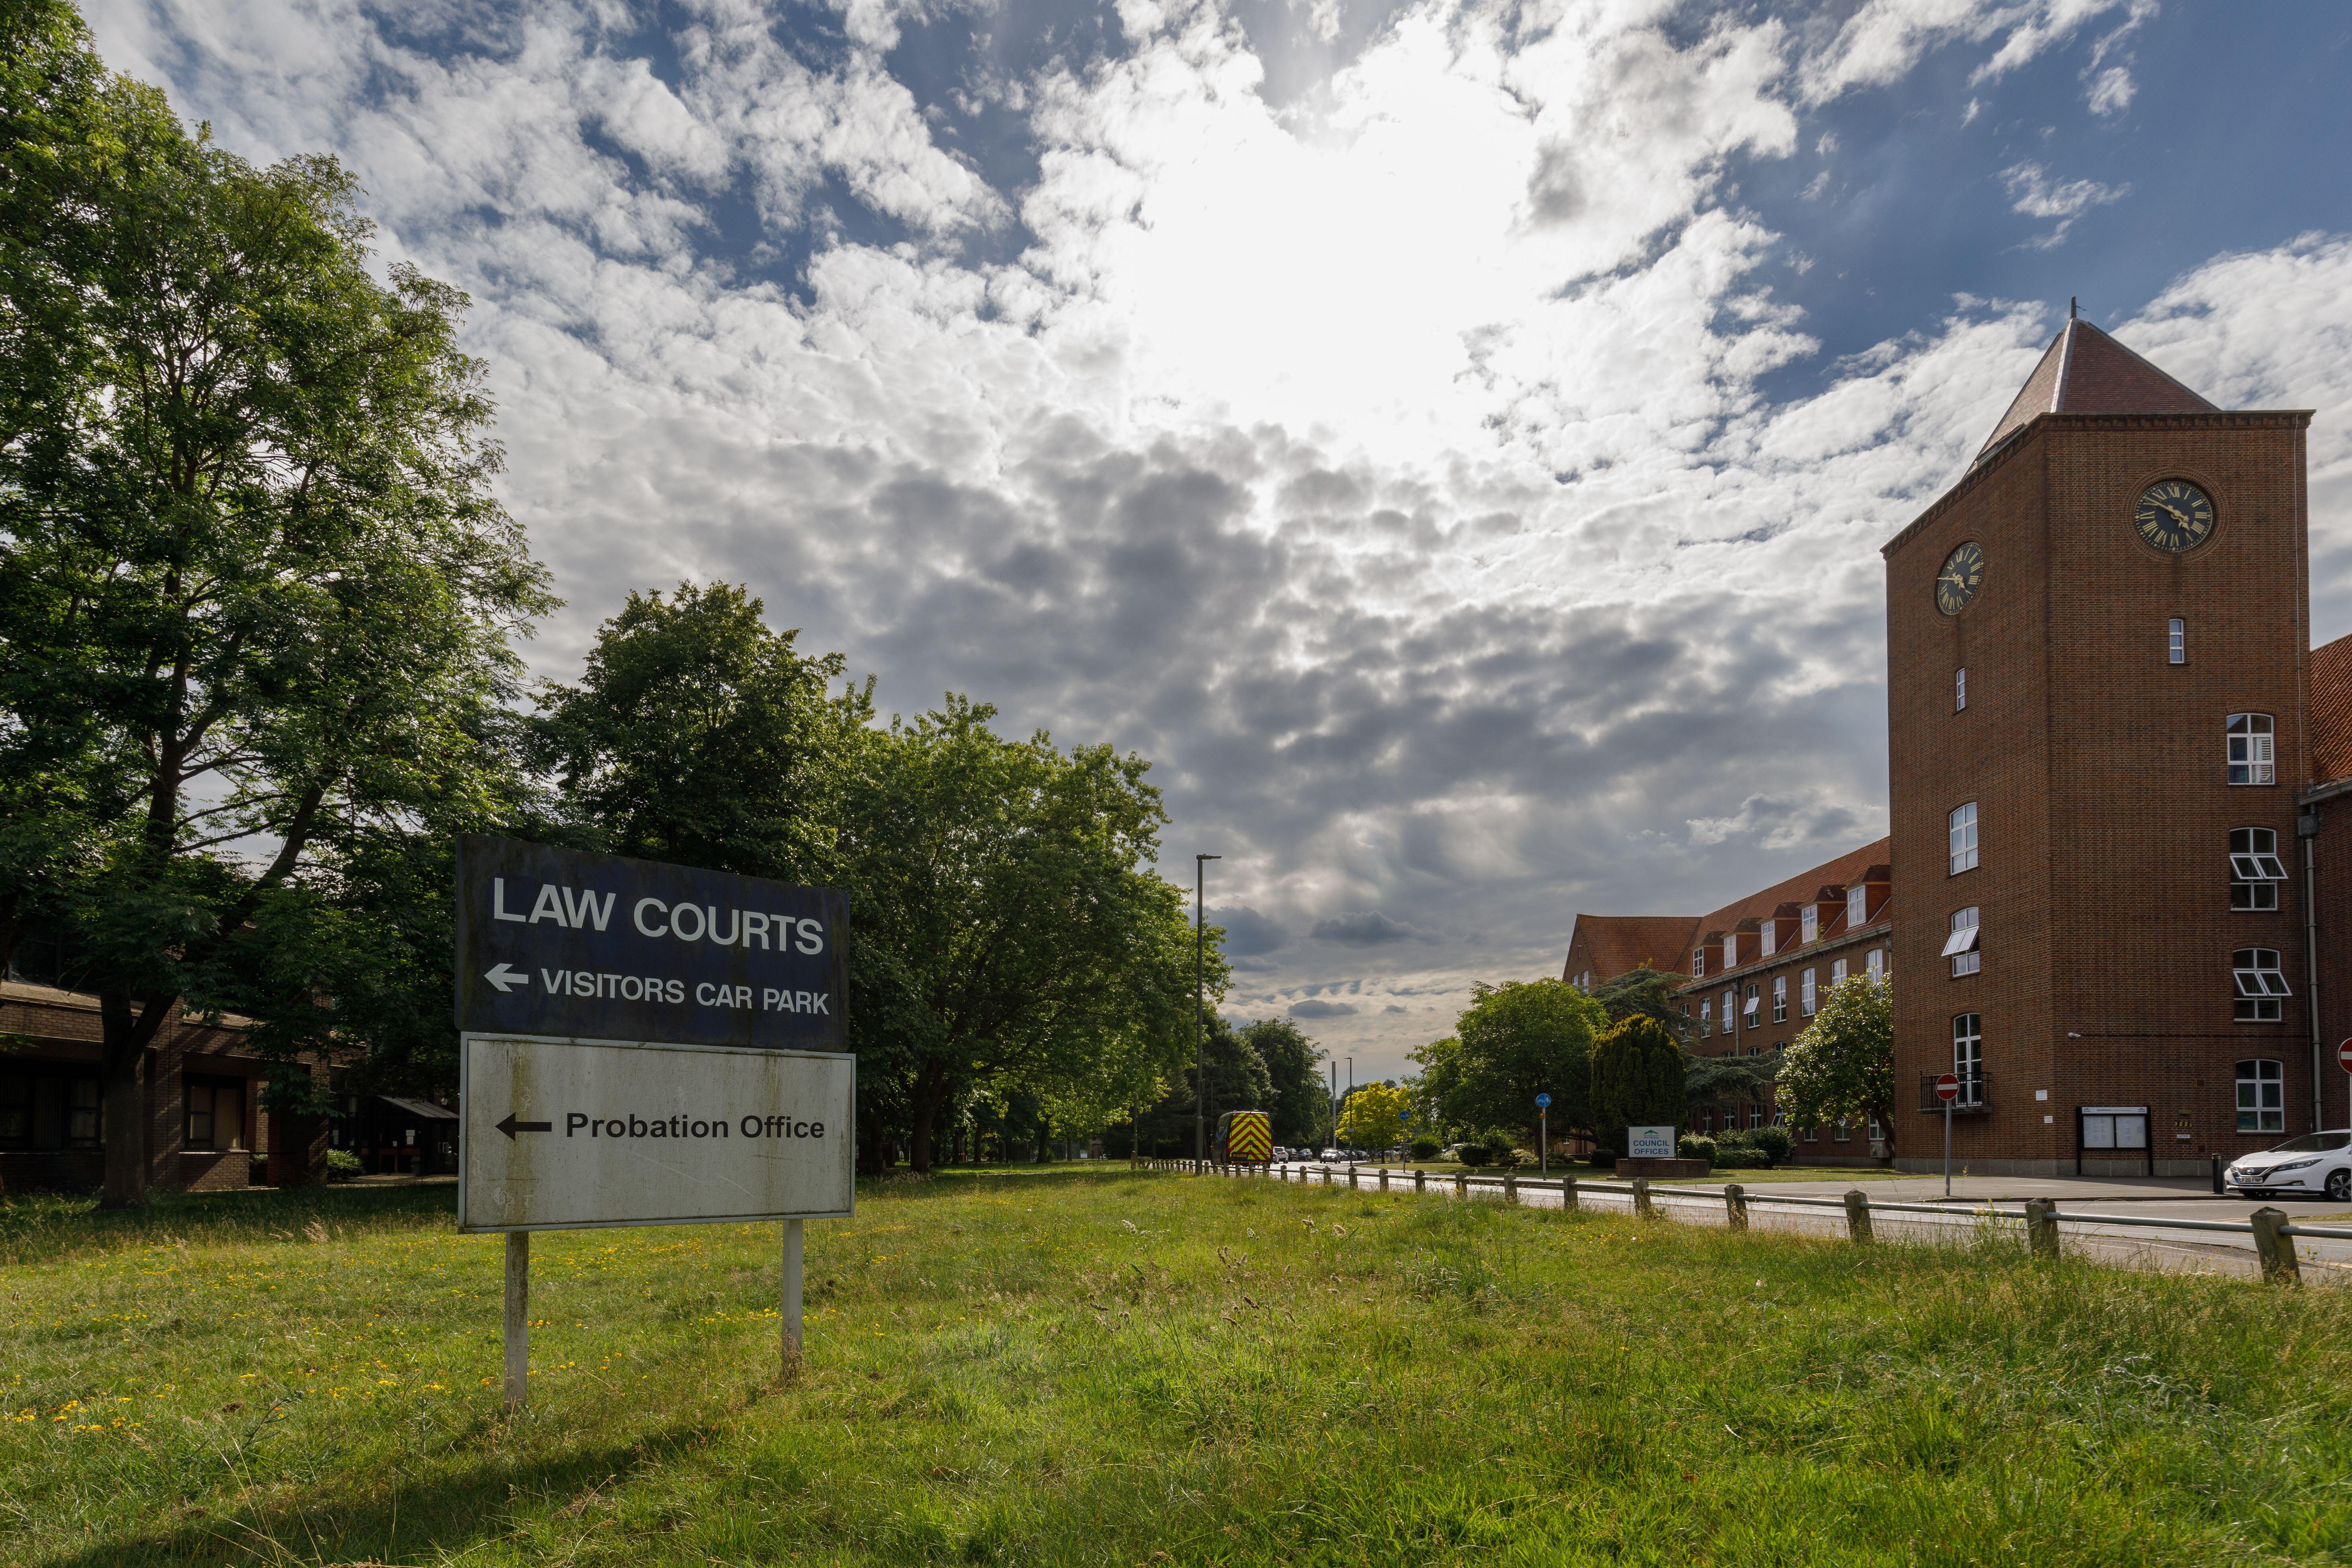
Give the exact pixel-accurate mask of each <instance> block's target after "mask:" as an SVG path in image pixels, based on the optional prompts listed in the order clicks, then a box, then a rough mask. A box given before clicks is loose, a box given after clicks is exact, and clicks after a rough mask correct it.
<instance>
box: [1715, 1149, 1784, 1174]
mask: <svg viewBox="0 0 2352 1568" xmlns="http://www.w3.org/2000/svg"><path fill="white" fill-rule="evenodd" d="M1771 1164H1772V1157H1771V1156H1770V1155H1769V1154H1767V1153H1766V1152H1764V1151H1763V1150H1761V1149H1758V1148H1755V1147H1753V1146H1752V1145H1749V1144H1747V1143H1729V1144H1726V1145H1724V1146H1723V1147H1721V1148H1718V1149H1717V1150H1716V1152H1715V1168H1716V1169H1717V1170H1718V1171H1763V1170H1769V1169H1770V1168H1771Z"/></svg>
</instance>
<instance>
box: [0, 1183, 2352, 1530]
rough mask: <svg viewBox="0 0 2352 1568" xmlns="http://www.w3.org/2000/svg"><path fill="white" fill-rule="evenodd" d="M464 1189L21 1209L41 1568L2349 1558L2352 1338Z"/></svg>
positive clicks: (1380, 1256) (1078, 1200)
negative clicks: (454, 1205) (528, 1296)
mask: <svg viewBox="0 0 2352 1568" xmlns="http://www.w3.org/2000/svg"><path fill="white" fill-rule="evenodd" d="M449 1202H450V1194H449V1193H448V1191H447V1189H446V1188H442V1189H431V1188H426V1189H379V1190H377V1191H374V1192H352V1191H348V1190H344V1191H334V1190H330V1191H327V1192H323V1193H313V1194H303V1193H284V1194H222V1195H221V1196H219V1197H215V1198H201V1199H179V1200H173V1201H171V1202H167V1203H162V1204H159V1205H156V1206H155V1207H154V1208H153V1209H152V1210H151V1211H150V1212H148V1213H147V1214H144V1215H139V1216H132V1217H117V1216H102V1215H93V1214H90V1213H89V1212H88V1209H87V1205H76V1204H67V1203H62V1202H54V1201H25V1200H18V1201H17V1202H16V1203H14V1204H12V1205H5V1206H0V1257H5V1258H6V1259H7V1260H8V1262H7V1266H6V1268H5V1271H0V1298H5V1300H0V1388H5V1397H0V1405H5V1410H6V1413H7V1414H6V1418H5V1419H0V1562H5V1563H27V1564H30V1563H45V1564H46V1563H73V1564H89V1565H91V1568H97V1565H101V1564H102V1565H104V1568H132V1565H138V1564H149V1563H153V1564H163V1563H171V1564H192V1563H420V1564H422V1563H465V1564H467V1565H469V1568H470V1565H482V1564H520V1563H532V1564H539V1563H572V1564H583V1565H586V1564H607V1563H609V1564H639V1563H710V1562H717V1563H927V1562H938V1563H949V1562H960V1563H1287V1564H1300V1565H1307V1564H1315V1565H1322V1564H1331V1565H1337V1564H1369V1563H1415V1564H1419V1563H1432V1564H1440V1563H1525V1564H1531V1565H1532V1564H1559V1563H1568V1564H1583V1563H1595V1564H1599V1563H1608V1564H1649V1563H1655V1564H1661V1565H1667V1564H1672V1565H1677V1568H1679V1565H1683V1564H1749V1563H1755V1564H1784V1563H1934V1564H1945V1563H1948V1564H1955V1565H1958V1564H1964V1563H1989V1564H1990V1563H2004V1564H2006V1563H2029V1564H2074V1563H2114V1564H2117V1565H2119V1568H2120V1565H2126V1564H2127V1565H2129V1568H2148V1565H2150V1564H2157V1565H2162V1564H2181V1565H2184V1568H2185V1565H2189V1564H2196V1565H2198V1568H2206V1565H2210V1564H2215V1563H2275V1562H2279V1561H2283V1560H2288V1559H2294V1560H2302V1561H2312V1560H2338V1561H2340V1560H2343V1559H2345V1558H2346V1557H2347V1555H2352V1295H2347V1294H2346V1293H2344V1292H2340V1291H2336V1290H2326V1289H2310V1290H2304V1291H2293V1290H2284V1289H2263V1288H2262V1287H2259V1286H2253V1285H2248V1284H2242V1283H2237V1282H2233V1281H2227V1280H2220V1279H2191V1278H2173V1277H2166V1276H2161V1275H2155V1274H2142V1273H2126V1272H2121V1271H2110V1270H2105V1269H2100V1268H2095V1267H2092V1266H2089V1265H2084V1264H2077V1263H2073V1262H2067V1263H2063V1264H2058V1265H2055V1266H2037V1265H2034V1264H2032V1263H2029V1262H2027V1261H2025V1260H2024V1259H2022V1258H2020V1257H2018V1256H2017V1255H2016V1254H2015V1253H2014V1252H2013V1251H2011V1250H2010V1249H2008V1248H2007V1247H1994V1246H1992V1245H1990V1244H1988V1245H1986V1246H1984V1247H1979V1248H1976V1249H1962V1248H1949V1249H1934V1248H1927V1247H1895V1246H1881V1247H1874V1248H1857V1247H1851V1246H1846V1245H1843V1244H1838V1243H1833V1242H1818V1241H1811V1240H1805V1239H1801V1238H1796V1237H1787V1236H1782V1235H1772V1234H1768V1233H1761V1232H1759V1233H1754V1234H1746V1235H1742V1234H1734V1233H1731V1232H1727V1231H1723V1230H1717V1229H1712V1228H1705V1227H1700V1226H1676V1225H1673V1224H1670V1223H1660V1222H1647V1223H1643V1222H1636V1221H1633V1220H1632V1219H1630V1218H1624V1217H1618V1216H1614V1215H1598V1214H1589V1213H1588V1214H1582V1215H1562V1214H1558V1213H1552V1212H1549V1211H1541V1210H1535V1209H1525V1208H1506V1207H1504V1206H1503V1205H1501V1204H1499V1203H1496V1202H1478V1203H1472V1204H1467V1205H1458V1204H1455V1203H1452V1202H1450V1201H1444V1200H1443V1199H1440V1198H1436V1197H1432V1198H1428V1199H1424V1200H1422V1201H1418V1202H1416V1201H1412V1200H1409V1199H1400V1198H1398V1197H1396V1196H1393V1195H1391V1196H1390V1197H1387V1198H1382V1197H1381V1196H1379V1195H1377V1194H1368V1193H1353V1194H1351V1193H1349V1192H1348V1191H1347V1190H1346V1189H1345V1188H1344V1187H1341V1188H1334V1189H1325V1188H1323V1187H1320V1186H1314V1187H1300V1186H1297V1185H1286V1184H1275V1183H1271V1182H1227V1181H1203V1180H1196V1179H1190V1178H1184V1177H1179V1176H1173V1175H1158V1174H1141V1175H1130V1174H1129V1173H1127V1172H1125V1171H1124V1170H1123V1169H1118V1168H1116V1167H1114V1168H1111V1169H1108V1170H1106V1169H1103V1168H1102V1167H1100V1166H1097V1167H1095V1168H1093V1169H1091V1170H1086V1171H1068V1170H1065V1171H1062V1172H1047V1173H1029V1172H1025V1171H1022V1170H1020V1169H1019V1168H1014V1169H1013V1170H1010V1171H1007V1172H1005V1173H1003V1175H996V1174H987V1175H977V1174H975V1175H957V1176H951V1177H948V1178H944V1179H941V1180H938V1181H932V1182H915V1181H911V1180H901V1181H896V1182H887V1183H883V1184H879V1185H877V1186H876V1187H873V1188H871V1189H869V1190H867V1191H866V1192H865V1193H864V1194H862V1195H861V1198H860V1201H859V1211H858V1216H857V1218H856V1220H855V1221H848V1222H829V1223H823V1224H812V1225H811V1226H810V1227H809V1238H808V1277H809V1309H810V1318H809V1329H810V1332H809V1352H810V1362H809V1365H808V1367H807V1369H806V1370H805V1372H804V1373H803V1375H802V1376H801V1377H800V1378H799V1379H798V1380H797V1381H796V1382H793V1383H791V1384H782V1383H780V1382H779V1380H778V1378H777V1376H776V1374H775V1370H774V1369H775V1358H776V1335H777V1321H776V1317H775V1303H774V1300H773V1293H774V1289H775V1278H776V1276H775V1268H776V1250H777V1238H776V1230H775V1227H774V1226H726V1227H708V1228H696V1229H662V1230H656V1229H637V1230H614V1231H581V1232H562V1233H550V1234H546V1235H542V1236H541V1237H537V1238H536V1239H535V1240H534V1242H533V1246H532V1253H533V1266H534V1268H535V1270H536V1279H535V1288H534V1294H533V1298H532V1301H533V1316H534V1317H535V1318H536V1319H538V1320H539V1321H540V1322H541V1327H540V1328H539V1329H538V1330H537V1331H536V1335H535V1338H534V1342H533V1348H534V1352H535V1353H534V1373H533V1385H532V1404H531V1406H530V1410H529V1412H528V1413H527V1414H526V1415H523V1416H522V1417H520V1419H516V1420H509V1419H508V1418H506V1417H505V1416H504V1415H502V1414H501V1411H500V1408H499V1399H498V1389H497V1386H496V1384H495V1382H494V1379H495V1378H496V1376H497V1373H498V1317H499V1262H500V1251H501V1249H500V1246H499V1241H498V1240H497V1238H495V1237H459V1236H457V1235H456V1234H455V1233H454V1232H453V1230H452V1229H451V1221H450V1217H449V1214H448V1209H447V1205H448V1204H449Z"/></svg>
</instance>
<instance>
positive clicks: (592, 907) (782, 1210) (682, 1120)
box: [457, 834, 857, 1409]
mask: <svg viewBox="0 0 2352 1568" xmlns="http://www.w3.org/2000/svg"><path fill="white" fill-rule="evenodd" d="M847 915H848V899H847V896H846V895H845V894H843V893H841V892H839V891H836V890H834V889H818V888H798V887H793V886H791V885H789V884H787V883H783V882H776V881H770V880H767V879H761V878H754V877H738V876H733V875H730V874H728V873H724V872H716V871H702V870H697V869H694V868H689V867H684V866H669V865H662V864H659V863H656V862H653V861H646V860H631V859H625V858H621V857H619V856H613V855H584V854H580V853H577V852H574V851H572V850H566V849H556V848H551V847H548V846H545V845H539V844H525V843H522V842H520V841H519V840H515V839H510V838H496V837H488V836H484V835H478V834H468V835H466V836H465V837H463V838H462V839H461V840H460V841H459V846H458V854H457V1027H458V1030H459V1037H458V1038H459V1049H460V1060H459V1073H460V1093H459V1103H460V1106H461V1110H460V1117H461V1121H460V1132H459V1137H460V1142H459V1162H458V1175H457V1228H458V1229H459V1230H461V1231H465V1232H470V1233H481V1232H500V1233H503V1234H504V1235H505V1236H506V1238H507V1246H506V1323H505V1328H506V1335H505V1338H506V1347H505V1348H506V1356H505V1363H506V1365H505V1372H506V1377H505V1384H506V1402H507V1405H508V1406H509V1409H519V1408H520V1406H521V1405H522V1404H523V1401H524V1397H525V1394H526V1392H527V1389H528V1386H529V1381H530V1232H532V1231H534V1230H576V1229H588V1228H596V1227H603V1226H632V1225H698V1224H710V1223H717V1222H722V1221H743V1220H767V1219H774V1220H779V1221H782V1225H783V1257H782V1300H781V1308H782V1346H781V1350H782V1364H783V1367H784V1369H785V1371H786V1372H787V1373H789V1372H791V1371H792V1370H793V1369H794V1368H795V1367H797V1366H798V1365H799V1363H800V1360H801V1350H802V1317H801V1284H802V1268H801V1248H802V1241H803V1221H805V1220H808V1219H814V1218H828V1217H846V1216H847V1215H850V1214H851V1213H852V1211H853V1209H854V1207H855V1205H856V1149H855V1124H856V1083H857V1065H856V1058H855V1057H853V1056H850V1055H849V1054H848V1053H847V1051H846V1048H845V1047H846V1044H847V1034H846V1024H845V1018H844V1016H843V1015H844V1011H845V1007H846V1005H847V1002H848V995H849V987H848V969H847V962H846V954H845V938H846V936H847V934H848V932H847Z"/></svg>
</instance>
